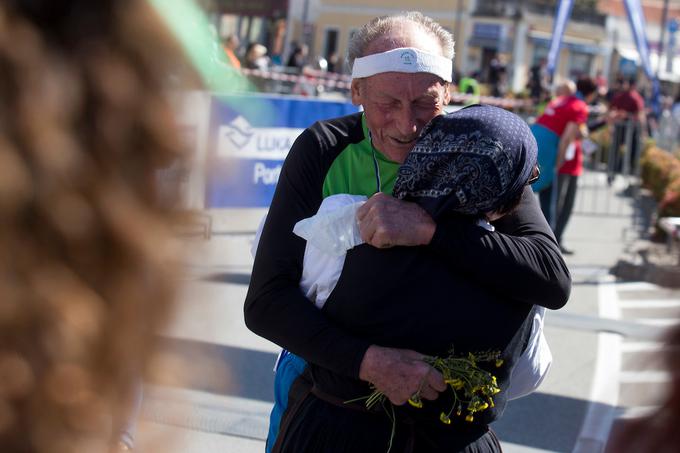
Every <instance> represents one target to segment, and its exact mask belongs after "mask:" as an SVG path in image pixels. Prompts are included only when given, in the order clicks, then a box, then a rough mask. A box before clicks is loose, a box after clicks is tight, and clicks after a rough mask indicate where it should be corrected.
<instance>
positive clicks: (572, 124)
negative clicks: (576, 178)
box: [531, 81, 588, 252]
mask: <svg viewBox="0 0 680 453" xmlns="http://www.w3.org/2000/svg"><path fill="white" fill-rule="evenodd" d="M556 92H557V93H558V94H559V95H558V96H557V97H556V98H555V99H553V100H552V101H551V102H550V103H548V105H547V106H546V107H545V110H544V112H543V114H542V115H541V116H539V117H538V119H537V120H536V123H534V124H533V125H532V126H531V131H532V132H533V134H534V136H535V137H536V141H537V142H538V163H539V167H540V168H541V179H540V180H539V181H538V182H537V183H536V184H534V185H533V188H534V190H535V191H536V192H538V195H539V198H540V201H541V210H542V211H543V215H545V218H546V219H547V220H548V223H550V226H551V227H552V229H553V232H555V233H557V231H558V230H557V211H558V198H559V197H558V194H559V189H558V184H557V181H556V179H557V173H558V170H559V169H560V167H561V166H562V163H563V162H564V161H565V156H566V153H567V149H568V148H569V145H571V144H572V142H574V140H577V139H579V138H582V137H583V136H585V135H586V131H585V125H586V121H587V120H588V106H587V104H586V102H584V101H583V100H582V99H580V98H579V97H578V96H577V95H576V85H575V84H574V82H572V81H566V82H564V83H562V84H560V86H558V88H557V90H556ZM574 146H575V145H574ZM571 150H572V151H573V150H574V147H572V148H571ZM563 180H564V178H563ZM562 231H563V230H562V229H560V232H562ZM560 239H561V238H559V239H558V243H559V241H560ZM560 247H561V248H562V250H563V252H565V251H567V250H566V249H564V247H563V246H562V244H561V243H560Z"/></svg>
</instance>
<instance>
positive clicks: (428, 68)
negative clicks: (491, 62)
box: [352, 47, 453, 82]
mask: <svg viewBox="0 0 680 453" xmlns="http://www.w3.org/2000/svg"><path fill="white" fill-rule="evenodd" d="M452 70H453V61H452V60H450V59H448V58H446V57H443V56H441V55H436V54H433V53H429V52H425V51H423V50H420V49H416V48H415V47H400V48H398V49H392V50H388V51H387V52H382V53H376V54H373V55H368V56H365V57H361V58H357V59H356V60H354V66H352V78H354V79H359V78H361V77H370V76H372V75H375V74H381V73H383V72H429V73H430V74H434V75H437V76H439V77H441V78H442V79H444V80H446V81H447V82H451V80H452V79H451V72H452Z"/></svg>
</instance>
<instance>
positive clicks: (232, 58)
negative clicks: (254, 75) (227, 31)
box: [224, 34, 241, 69]
mask: <svg viewBox="0 0 680 453" xmlns="http://www.w3.org/2000/svg"><path fill="white" fill-rule="evenodd" d="M240 45H241V41H240V40H239V39H238V36H236V35H235V34H231V35H229V36H227V39H226V40H225V41H224V53H225V54H226V55H227V61H228V62H229V63H230V64H231V65H232V66H233V67H234V68H236V69H241V60H239V58H238V49H239V46H240Z"/></svg>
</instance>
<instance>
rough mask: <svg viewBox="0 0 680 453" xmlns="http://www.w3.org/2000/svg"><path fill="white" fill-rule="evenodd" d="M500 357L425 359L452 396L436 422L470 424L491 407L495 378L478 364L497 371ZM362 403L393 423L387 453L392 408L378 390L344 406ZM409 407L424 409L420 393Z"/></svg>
mask: <svg viewBox="0 0 680 453" xmlns="http://www.w3.org/2000/svg"><path fill="white" fill-rule="evenodd" d="M500 355H501V354H500V352H499V351H489V352H481V353H468V354H467V356H458V355H456V354H455V353H454V350H453V349H451V350H450V351H449V355H447V356H446V357H438V356H425V358H424V361H425V362H426V363H428V364H429V365H430V366H432V367H433V368H435V369H436V370H438V371H439V372H440V373H441V374H442V375H443V376H444V382H446V384H447V385H448V389H447V391H450V392H451V393H452V394H453V404H452V405H451V409H450V410H449V411H448V413H447V412H442V413H441V414H440V415H439V420H440V421H441V422H442V423H444V424H446V425H449V424H451V419H452V417H454V416H457V417H463V416H464V419H465V421H467V422H472V421H473V420H474V414H475V413H476V412H481V411H484V410H486V409H488V408H490V407H494V402H493V396H494V395H495V394H497V393H498V392H500V388H499V387H498V383H497V382H496V376H494V375H493V374H491V373H489V372H488V371H486V370H484V369H482V368H480V367H479V366H478V364H479V363H480V362H485V363H489V362H490V363H493V364H494V365H495V366H496V367H500V366H502V365H503V360H502V359H501V358H500ZM364 399H365V400H366V407H367V408H368V409H372V408H373V407H374V406H375V405H377V404H380V405H382V406H383V408H385V411H386V412H387V415H388V417H390V419H391V420H392V434H391V436H390V442H389V448H388V450H387V451H388V452H389V450H390V448H391V447H392V440H393V438H394V429H395V418H394V407H393V406H392V403H391V402H390V401H389V400H388V399H387V397H386V396H385V394H384V393H382V392H381V391H379V390H377V389H375V390H374V391H373V393H371V394H370V395H369V396H367V397H362V398H358V399H356V400H351V401H347V402H348V403H350V402H355V401H360V400H364ZM408 403H409V404H410V405H411V406H413V407H415V408H421V407H423V401H422V399H421V398H420V391H418V392H416V393H414V394H413V395H412V396H411V398H409V400H408Z"/></svg>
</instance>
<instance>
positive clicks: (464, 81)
mask: <svg viewBox="0 0 680 453" xmlns="http://www.w3.org/2000/svg"><path fill="white" fill-rule="evenodd" d="M477 76H478V73H477V72H473V73H470V74H469V75H467V76H464V77H462V78H461V79H460V81H459V82H458V91H459V92H460V93H461V94H465V95H468V96H469V97H468V98H467V99H466V100H465V102H464V104H465V105H471V104H478V103H479V96H480V95H481V89H480V87H479V82H478V81H477Z"/></svg>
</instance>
